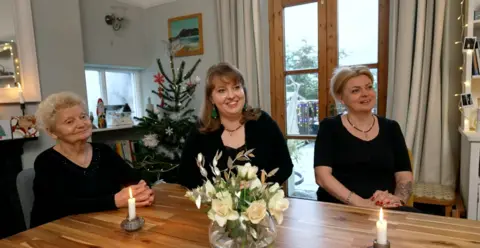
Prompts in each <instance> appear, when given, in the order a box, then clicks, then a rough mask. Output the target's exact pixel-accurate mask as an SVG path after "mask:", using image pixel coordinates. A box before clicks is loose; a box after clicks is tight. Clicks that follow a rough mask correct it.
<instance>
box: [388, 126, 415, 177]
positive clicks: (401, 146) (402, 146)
mask: <svg viewBox="0 0 480 248" xmlns="http://www.w3.org/2000/svg"><path fill="white" fill-rule="evenodd" d="M390 130H391V132H392V136H393V138H392V142H393V144H392V146H393V153H394V157H395V172H399V171H412V166H411V164H410V156H409V155H408V148H407V144H406V143H405V138H404V137H403V133H402V129H400V125H399V124H398V122H396V121H394V120H391V129H390Z"/></svg>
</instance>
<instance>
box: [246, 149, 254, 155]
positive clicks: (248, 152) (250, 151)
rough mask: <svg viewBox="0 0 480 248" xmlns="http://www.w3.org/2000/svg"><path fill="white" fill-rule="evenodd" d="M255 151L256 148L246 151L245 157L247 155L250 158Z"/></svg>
mask: <svg viewBox="0 0 480 248" xmlns="http://www.w3.org/2000/svg"><path fill="white" fill-rule="evenodd" d="M253 150H255V148H252V149H250V150H248V151H246V152H245V154H244V155H245V156H248V155H249V154H250V153H252V152H253Z"/></svg>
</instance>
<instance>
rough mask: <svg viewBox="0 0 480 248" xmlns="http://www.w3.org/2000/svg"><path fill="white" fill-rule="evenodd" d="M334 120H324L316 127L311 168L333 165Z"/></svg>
mask: <svg viewBox="0 0 480 248" xmlns="http://www.w3.org/2000/svg"><path fill="white" fill-rule="evenodd" d="M334 121H335V120H333V119H331V118H328V117H327V118H325V119H323V120H322V121H321V122H320V125H319V127H318V133H317V138H316V139H315V151H314V158H313V160H314V163H313V167H317V166H328V167H332V165H333V148H332V147H333V134H332V133H333V125H335V123H334Z"/></svg>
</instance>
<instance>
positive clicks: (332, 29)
mask: <svg viewBox="0 0 480 248" xmlns="http://www.w3.org/2000/svg"><path fill="white" fill-rule="evenodd" d="M388 9H389V1H388V0H362V1H358V0H318V1H317V0H270V2H269V11H270V18H269V20H270V68H271V79H272V80H271V82H272V83H271V96H272V98H271V99H272V116H273V118H274V119H275V120H276V121H277V123H278V125H279V126H280V128H281V130H282V131H283V132H284V134H285V136H286V138H287V141H288V147H289V149H290V152H291V155H292V159H293V162H294V164H295V170H294V176H292V177H291V179H290V180H289V183H288V192H289V195H290V196H297V197H304V198H313V199H316V194H315V191H316V190H317V188H318V186H317V185H316V183H315V178H314V175H313V174H314V173H313V170H312V168H313V148H314V141H315V137H316V134H317V132H318V125H319V122H320V121H321V120H322V119H323V118H325V117H327V116H332V115H335V114H338V113H341V112H343V111H344V110H345V109H344V106H342V105H341V104H338V103H335V101H334V99H333V98H332V97H331V96H330V94H329V91H330V87H329V80H330V78H331V76H332V73H333V71H334V69H335V68H337V67H338V66H342V65H365V66H367V67H369V68H370V70H371V72H372V74H373V76H374V82H373V83H374V88H375V90H376V91H377V105H376V106H375V108H374V110H373V111H374V112H375V113H376V114H379V115H384V114H385V105H386V92H387V89H386V86H387V82H386V81H387V68H388V66H387V54H388Z"/></svg>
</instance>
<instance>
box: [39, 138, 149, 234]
mask: <svg viewBox="0 0 480 248" xmlns="http://www.w3.org/2000/svg"><path fill="white" fill-rule="evenodd" d="M92 148H93V149H92V161H91V162H90V165H89V166H88V167H87V168H82V167H80V166H78V165H76V164H74V163H73V162H72V161H70V160H68V159H67V158H66V157H64V156H63V155H62V154H60V153H59V152H57V151H56V150H54V149H53V148H49V149H47V150H45V151H44V152H42V153H41V154H40V155H38V157H37V158H36V159H35V165H34V168H35V179H34V183H33V191H34V195H35V201H34V203H33V209H32V218H31V227H35V226H38V225H41V224H44V223H47V222H51V221H53V220H56V219H59V218H62V217H65V216H68V215H72V214H79V213H88V212H99V211H104V210H111V209H115V208H116V206H115V198H114V195H115V194H116V193H118V192H119V191H120V190H121V189H122V187H123V186H127V185H130V184H136V183H138V182H139V181H140V176H139V174H138V173H137V171H136V170H134V169H132V168H131V167H130V166H129V165H128V164H127V163H126V162H125V161H124V160H123V159H122V158H121V157H120V156H118V155H117V153H115V152H114V151H113V150H112V149H111V148H110V147H108V146H107V145H104V144H96V143H93V144H92Z"/></svg>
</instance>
